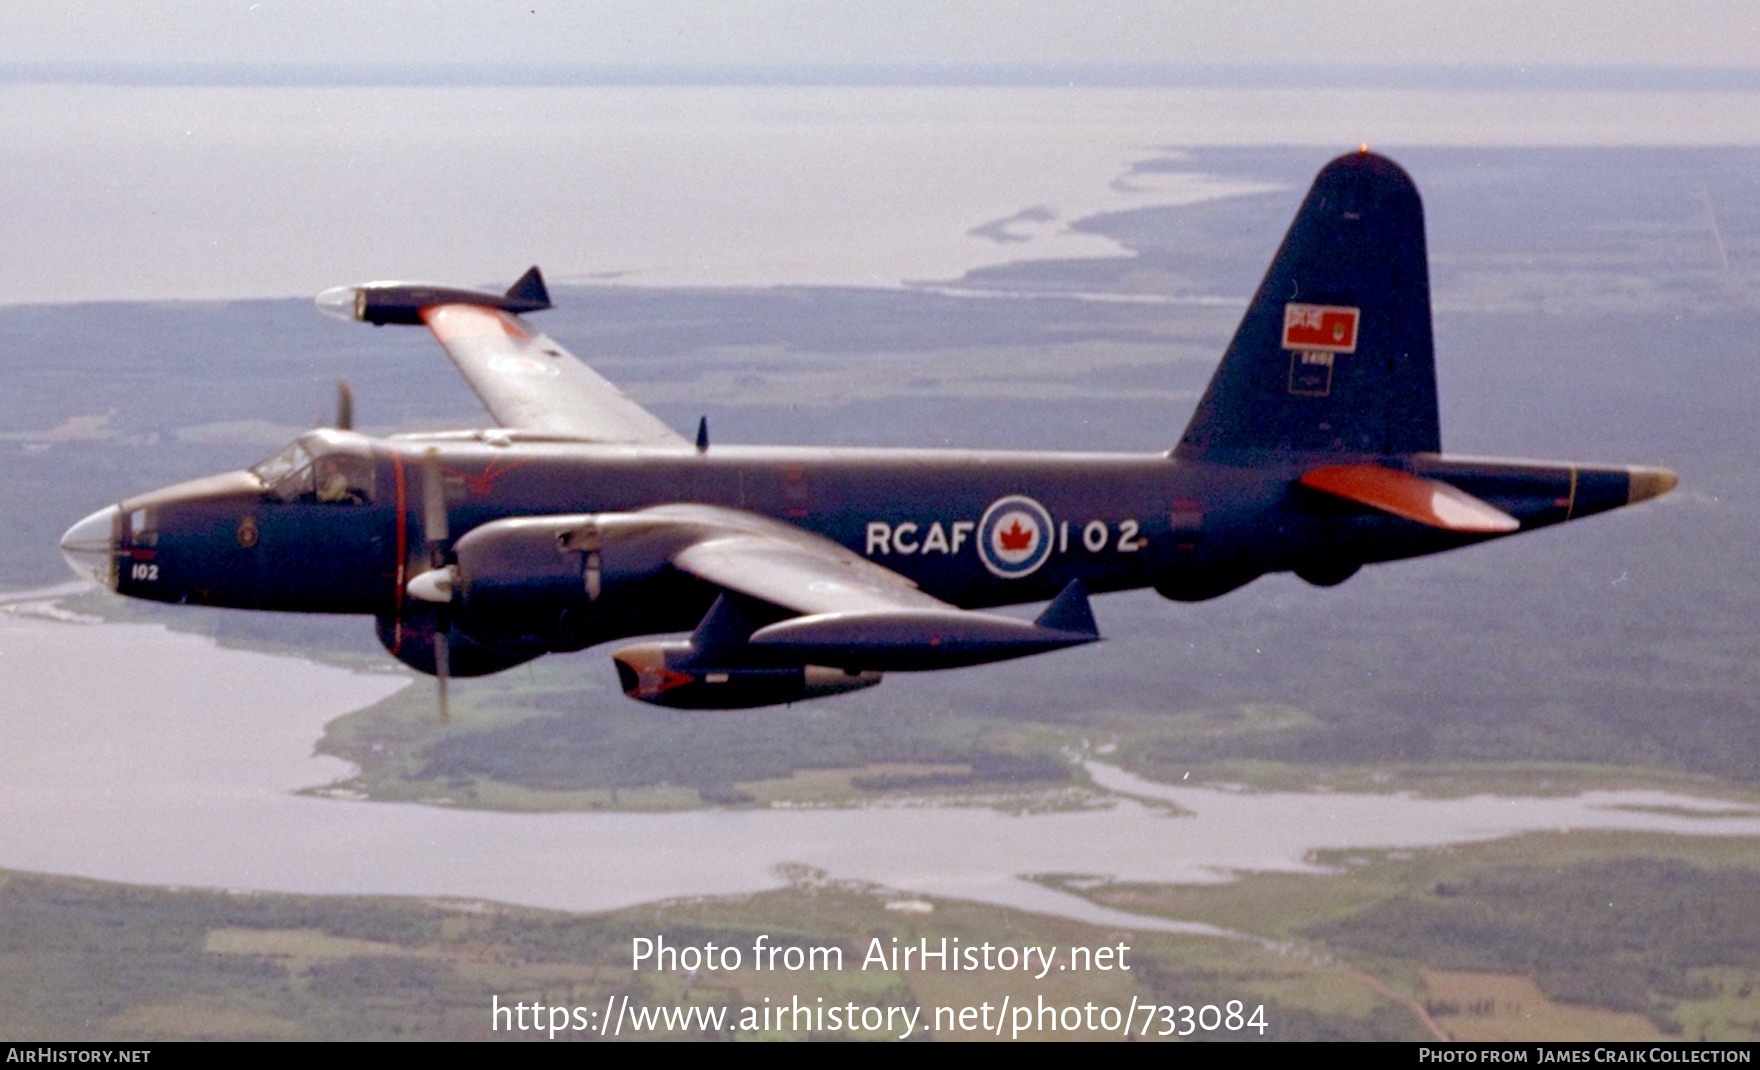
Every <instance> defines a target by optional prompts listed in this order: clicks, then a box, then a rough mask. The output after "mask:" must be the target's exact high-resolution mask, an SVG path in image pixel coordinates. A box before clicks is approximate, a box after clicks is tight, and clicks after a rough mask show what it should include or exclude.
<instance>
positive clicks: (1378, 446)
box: [1176, 150, 1442, 457]
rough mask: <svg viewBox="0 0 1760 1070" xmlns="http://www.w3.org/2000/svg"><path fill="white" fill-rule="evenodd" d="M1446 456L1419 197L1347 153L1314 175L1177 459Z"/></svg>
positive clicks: (1391, 173) (1403, 178)
mask: <svg viewBox="0 0 1760 1070" xmlns="http://www.w3.org/2000/svg"><path fill="white" fill-rule="evenodd" d="M1441 448H1442V444H1441V433H1440V431H1439V429H1438V423H1437V417H1436V362H1435V354H1434V350H1433V347H1432V343H1431V335H1430V275H1429V261H1428V259H1427V256H1426V254H1425V250H1424V208H1423V205H1422V204H1421V203H1420V202H1419V200H1418V190H1417V187H1415V186H1414V185H1412V180H1411V179H1410V178H1409V177H1407V175H1406V173H1405V172H1404V171H1402V170H1400V168H1399V166H1398V165H1397V164H1395V163H1394V162H1393V161H1391V160H1389V159H1387V158H1385V157H1383V156H1377V155H1374V154H1373V153H1370V152H1368V151H1367V150H1364V151H1362V152H1358V153H1352V154H1351V155H1349V156H1341V157H1339V158H1338V159H1336V160H1334V161H1332V162H1331V163H1330V164H1327V165H1326V167H1325V168H1324V169H1323V170H1322V171H1321V172H1320V174H1319V176H1318V177H1317V178H1315V179H1314V186H1313V188H1312V189H1310V190H1309V191H1308V196H1307V199H1306V200H1304V201H1303V202H1302V207H1301V210H1300V211H1299V212H1297V213H1296V219H1295V222H1294V223H1292V224H1290V228H1289V233H1288V234H1287V235H1285V236H1284V239H1283V245H1282V247H1281V248H1279V249H1278V250H1277V256H1276V258H1275V259H1273V260H1272V262H1271V268H1270V270H1269V271H1267V272H1266V273H1265V281H1264V282H1262V283H1260V284H1259V291H1258V292H1257V293H1256V294H1254V295H1253V302H1252V304H1251V305H1249V306H1248V308H1247V314H1246V316H1245V317H1244V318H1243V319H1242V320H1241V325H1240V327H1239V329H1237V330H1236V331H1235V335H1234V340H1233V341H1232V342H1230V343H1229V346H1228V351H1227V352H1226V353H1224V354H1223V357H1222V364H1221V366H1219V367H1218V368H1217V369H1216V375H1215V376H1214V377H1213V378H1212V379H1211V380H1210V388H1209V389H1208V390H1206V391H1205V393H1204V398H1203V400H1202V401H1200V402H1199V403H1198V410H1197V412H1196V413H1195V414H1194V415H1193V416H1192V422H1191V424H1190V425H1188V426H1187V427H1186V431H1185V434H1184V436H1182V438H1181V439H1180V444H1179V448H1178V450H1177V451H1176V453H1177V455H1178V456H1181V457H1216V456H1226V455H1228V454H1242V453H1248V454H1250V453H1258V452H1261V451H1268V450H1271V451H1280V452H1295V453H1321V454H1359V455H1361V454H1369V455H1374V454H1400V453H1424V452H1431V453H1433V452H1437V451H1439V450H1440V449H1441Z"/></svg>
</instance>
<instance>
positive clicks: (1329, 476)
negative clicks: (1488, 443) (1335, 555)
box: [1298, 464, 1522, 535]
mask: <svg viewBox="0 0 1760 1070" xmlns="http://www.w3.org/2000/svg"><path fill="white" fill-rule="evenodd" d="M1298 482H1300V483H1301V485H1302V486H1304V487H1307V488H1308V489H1309V490H1317V491H1319V492H1320V493H1322V494H1330V495H1331V496H1333V497H1334V498H1343V499H1344V500H1345V501H1349V502H1356V503H1357V504H1358V505H1366V506H1368V507H1369V508H1371V509H1379V510H1381V511H1382V512H1384V513H1391V514H1392V515H1394V516H1397V517H1400V518H1402V519H1405V520H1410V521H1412V522H1414V523H1418V524H1424V525H1426V526H1428V527H1433V528H1440V529H1441V530H1443V531H1458V532H1461V533H1463V534H1470V535H1502V534H1506V533H1508V532H1511V531H1515V530H1516V529H1517V528H1519V527H1521V526H1522V525H1521V522H1520V521H1518V520H1517V519H1516V518H1515V517H1513V516H1510V515H1509V514H1508V513H1506V512H1504V511H1503V510H1502V509H1499V508H1497V507H1496V506H1494V505H1491V504H1489V503H1487V502H1483V501H1480V500H1479V499H1478V498H1475V497H1473V496H1472V495H1471V494H1468V493H1467V492H1466V491H1463V490H1461V489H1459V488H1458V487H1453V486H1450V485H1449V484H1447V483H1444V482H1442V481H1441V480H1438V479H1426V478H1424V477H1423V476H1415V475H1412V474H1411V473H1410V472H1402V471H1400V470H1398V469H1397V468H1384V467H1382V466H1381V465H1378V464H1332V465H1327V466H1325V467H1323V468H1316V469H1313V470H1312V471H1310V472H1307V473H1305V474H1304V475H1303V476H1302V478H1301V479H1300V480H1298Z"/></svg>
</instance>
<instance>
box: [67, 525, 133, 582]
mask: <svg viewBox="0 0 1760 1070" xmlns="http://www.w3.org/2000/svg"><path fill="white" fill-rule="evenodd" d="M120 515H121V513H120V511H119V510H118V509H117V508H116V506H114V505H110V506H105V507H104V508H102V509H100V510H98V511H97V512H95V513H93V514H92V515H91V516H88V517H86V518H85V519H84V520H82V521H80V522H79V523H77V524H75V525H74V526H73V527H70V528H68V529H67V534H65V535H63V536H61V556H62V557H64V558H66V559H67V567H68V568H70V569H72V570H73V572H74V575H76V576H82V577H84V578H86V579H89V580H91V581H92V582H93V583H96V584H97V585H98V586H100V587H106V588H109V589H110V590H115V589H116V526H117V525H116V521H117V517H118V516H120Z"/></svg>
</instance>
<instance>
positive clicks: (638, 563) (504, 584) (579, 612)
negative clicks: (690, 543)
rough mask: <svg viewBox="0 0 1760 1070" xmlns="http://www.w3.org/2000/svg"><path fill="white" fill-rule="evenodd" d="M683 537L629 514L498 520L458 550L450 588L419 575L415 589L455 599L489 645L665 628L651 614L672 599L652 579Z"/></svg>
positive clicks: (465, 623)
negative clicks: (655, 624) (653, 624)
mask: <svg viewBox="0 0 1760 1070" xmlns="http://www.w3.org/2000/svg"><path fill="white" fill-rule="evenodd" d="M678 537H679V536H678V533H677V531H676V529H674V528H668V527H665V526H662V525H657V524H653V523H649V522H646V521H644V520H643V518H640V517H634V516H630V515H627V514H617V515H609V516H604V517H600V516H591V515H584V514H580V515H569V516H537V517H514V518H510V519H507V520H497V521H494V522H493V523H489V524H484V525H482V526H481V527H478V528H475V529H473V530H472V531H471V532H470V533H469V534H467V535H465V536H464V537H463V538H461V539H459V540H458V542H457V543H456V544H455V545H454V547H453V553H454V557H455V559H456V560H455V563H454V564H453V565H451V566H450V568H449V570H447V571H446V573H445V580H444V589H440V588H439V585H438V584H436V583H434V582H430V581H427V580H423V579H421V578H418V582H417V583H415V584H412V585H411V591H412V593H414V594H416V595H417V597H419V598H426V599H428V600H433V601H446V602H450V603H451V611H452V615H453V620H454V621H455V622H456V623H457V625H458V626H459V627H460V628H461V629H463V630H464V631H465V632H468V633H469V634H471V635H472V636H475V637H476V638H478V639H479V640H481V641H483V642H485V643H489V644H491V645H494V646H497V647H499V646H502V645H504V644H508V643H513V644H527V643H536V644H549V645H551V646H552V647H553V648H556V649H573V648H578V647H579V646H581V645H582V644H583V643H585V642H592V641H598V639H599V638H601V637H604V636H609V635H613V634H623V635H629V634H639V633H640V632H641V631H660V630H665V628H664V625H661V626H659V627H649V626H647V622H646V620H645V614H648V613H651V612H652V609H653V607H654V606H655V605H656V604H658V605H665V604H666V602H667V598H666V597H665V595H666V592H665V591H664V590H663V587H664V585H663V584H658V583H657V582H656V581H658V580H659V579H660V578H661V576H662V574H663V573H664V572H665V571H666V570H667V569H668V568H669V567H670V564H669V563H670V560H671V554H672V552H673V550H674V549H675V546H674V543H675V542H676V540H677V538H678ZM429 575H430V576H432V575H434V574H429ZM613 621H614V622H615V623H616V625H617V627H616V628H610V627H609V624H610V622H613Z"/></svg>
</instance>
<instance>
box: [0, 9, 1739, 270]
mask: <svg viewBox="0 0 1760 1070" xmlns="http://www.w3.org/2000/svg"><path fill="white" fill-rule="evenodd" d="M338 65H340V66H338ZM1231 65H1232V66H1231ZM1218 67H1222V68H1227V69H1228V72H1227V73H1224V74H1223V75H1221V76H1215V77H1213V76H1212V75H1208V74H1203V73H1200V74H1199V75H1198V76H1197V77H1196V80H1194V81H1186V82H1182V81H1181V78H1183V77H1184V75H1178V74H1176V75H1175V76H1173V77H1172V78H1171V80H1170V81H1167V82H1157V81H1156V78H1157V77H1160V76H1159V75H1155V74H1151V75H1149V76H1148V77H1147V78H1146V79H1145V80H1143V81H1141V82H1133V81H1132V80H1131V78H1133V77H1135V75H1132V76H1130V77H1126V78H1123V79H1120V80H1114V81H1111V82H1109V81H1108V79H1107V76H1106V75H1104V74H1098V75H1097V74H1096V73H1095V72H1096V71H1104V70H1107V69H1139V68H1140V69H1149V70H1151V71H1166V70H1176V71H1187V70H1191V69H1193V68H1197V69H1199V70H1200V72H1201V71H1202V70H1203V69H1205V68H1208V69H1211V70H1214V69H1216V68H1218ZM1439 68H1447V69H1450V70H1453V71H1456V72H1459V71H1466V72H1469V73H1468V74H1466V75H1465V76H1460V77H1454V76H1450V75H1447V74H1443V75H1440V76H1439V75H1437V74H1436V73H1435V72H1436V71H1437V70H1438V69H1439ZM520 69H526V70H540V71H552V72H554V71H561V72H563V73H562V74H561V76H560V77H559V78H557V79H556V80H555V81H547V80H546V79H547V78H550V77H551V76H550V75H540V76H538V77H536V78H531V79H526V78H525V76H523V75H519V74H517V73H515V74H509V73H508V72H510V71H517V70H520ZM1020 69H1026V70H1027V71H1028V73H1027V74H1025V75H1024V76H1021V77H1023V83H1022V84H1020V85H1012V86H1009V87H1008V88H1007V90H1006V91H994V92H993V91H990V90H994V89H996V88H997V83H998V82H999V81H1000V82H1006V81H1008V80H1009V79H1011V78H1015V77H1017V74H1016V73H1011V72H1015V71H1018V70H1020ZM925 70H927V71H929V72H931V73H930V74H929V75H928V76H927V77H924V75H923V72H924V71H925ZM1385 70H1394V71H1396V72H1405V73H1400V74H1396V75H1394V76H1388V77H1383V76H1382V75H1379V74H1375V73H1371V74H1369V75H1368V76H1362V75H1361V74H1360V72H1363V71H1369V72H1377V71H1385ZM1658 70H1660V71H1661V72H1662V73H1660V74H1658V73H1657V71H1658ZM692 71H706V72H710V73H709V74H707V75H705V76H703V78H702V79H701V81H707V82H708V83H710V84H709V85H708V86H705V85H703V84H700V81H697V80H693V78H692V76H691V75H690V73H689V72H692ZM717 71H720V72H724V73H725V72H730V71H731V72H733V73H732V75H731V77H728V78H726V82H727V83H732V84H731V85H728V84H722V83H721V82H718V81H717V79H718V78H719V77H720V75H717V74H715V73H714V72H717ZM825 71H832V72H850V71H854V72H858V73H856V74H854V75H852V76H850V77H848V79H847V83H854V84H853V85H852V84H846V81H844V80H842V79H844V76H843V75H842V74H835V73H834V74H832V75H831V76H830V77H828V78H825V79H824V80H823V81H822V82H816V81H815V78H817V77H819V76H818V75H815V74H814V72H821V73H823V72H825ZM862 71H867V72H869V73H867V74H863V73H860V72H862ZM986 71H988V72H990V73H989V74H988V75H986V73H985V72H986ZM1353 71H1355V72H1359V73H1357V74H1353V73H1351V72H1353ZM1414 71H1416V72H1418V73H1417V74H1415V75H1414V74H1413V73H1412V72H1414ZM1585 71H1588V72H1600V73H1599V74H1595V73H1591V74H1588V75H1584V74H1582V73H1580V72H1585ZM1633 71H1638V72H1639V73H1637V74H1636V75H1634V74H1633V73H1632V72H1633ZM385 72H389V73H385ZM460 72H462V73H460ZM498 72H499V73H498ZM599 72H608V74H607V76H605V77H603V78H601V75H600V74H599ZM617 72H626V74H627V76H628V77H627V78H625V77H624V76H622V75H619V74H617ZM668 72H680V74H681V76H680V77H678V78H676V79H674V78H673V77H672V75H671V74H669V73H668ZM936 72H942V73H936ZM997 72H1002V73H1001V74H998V73H997ZM1340 72H1343V73H1342V74H1341V73H1340ZM1535 72H1539V73H1535ZM1547 72H1550V73H1547ZM1559 72H1565V73H1563V74H1562V75H1561V74H1560V73H1559ZM968 78H969V81H970V82H973V83H978V84H980V85H981V86H982V87H983V88H982V89H974V88H970V87H969V86H968V85H967V84H964V83H965V82H966V80H967V79H968ZM913 79H916V80H915V81H913ZM601 82H603V83H604V84H600V83H601ZM644 82H646V83H656V82H657V83H666V84H660V85H655V84H642V83H644ZM892 82H902V83H905V84H902V85H900V84H889V83H892ZM332 83H334V84H332ZM558 83H560V84H558ZM577 83H581V84H577ZM745 83H750V84H745ZM827 87H830V88H827ZM925 87H927V88H925ZM1362 142H1369V143H1372V144H1374V145H1375V146H1376V147H1377V148H1380V149H1383V150H1387V151H1391V152H1394V153H1395V154H1396V158H1397V152H1398V150H1399V149H1401V148H1403V147H1407V146H1412V145H1420V144H1422V145H1437V144H1442V145H1454V146H1459V145H1503V146H1507V145H1670V146H1687V145H1690V146H1724V145H1754V144H1760V4H1754V3H1752V0H1743V2H1731V0H1685V2H1682V3H1676V4H1671V5H1668V6H1667V7H1666V8H1663V7H1661V6H1659V5H1653V4H1636V3H1630V2H1625V3H1618V2H1585V0H1557V2H1551V3H1540V4H1535V3H1532V0H1519V2H1517V0H1486V2H1479V3H1472V2H1466V0H1451V2H1448V3H1433V2H1428V0H1399V2H1392V0H1338V2H1335V3H1328V4H1320V3H1307V2H1303V3H1296V2H1293V0H1239V2H1235V3H1229V4H1226V5H1225V4H1220V3H1177V2H1169V0H1154V2H1145V0H1084V2H1080V3H1077V2H1071V0H1058V2H1053V0H1012V2H1010V0H996V2H986V3H976V2H949V0H876V2H871V3H860V4H857V3H843V2H837V3H831V2H820V0H745V2H739V3H735V2H729V0H642V2H639V3H635V2H622V0H619V2H600V3H566V4H564V3H557V2H555V0H524V2H521V3H512V2H508V0H447V2H444V3H441V2H434V0H424V2H414V0H375V2H373V3H365V4H362V3H358V2H343V0H298V2H291V0H182V2H179V3H176V4H170V3H164V4H147V3H128V4H116V3H110V2H102V3H100V2H95V0H54V2H48V0H3V2H0V184H3V186H4V188H5V189H6V192H7V211H6V212H4V213H0V246H3V247H5V248H7V249H11V250H15V251H17V253H18V255H14V256H11V257H8V258H5V259H4V260H0V305H5V304H18V303H33V302H40V301H82V300H112V299H121V300H142V299H146V300H156V299H176V298H232V297H258V296H288V295H293V294H302V293H311V292H315V291H317V290H319V289H322V288H324V287H327V286H331V285H334V284H336V283H339V282H345V281H353V280H356V279H359V278H382V277H402V278H412V277H413V278H439V279H444V280H448V281H461V282H485V281H489V280H494V279H502V278H504V277H505V278H511V277H512V276H513V275H517V274H518V272H519V271H521V270H523V269H524V268H525V266H526V265H527V264H530V263H531V262H533V260H539V261H540V262H541V263H542V264H543V266H544V267H545V269H546V271H548V272H550V274H551V276H552V279H553V281H558V282H567V281H577V282H578V281H582V280H589V279H590V280H593V281H616V282H620V283H625V284H652V285H766V284H778V283H818V284H827V285H898V284H901V283H908V282H916V281H922V280H948V279H957V278H959V277H961V276H962V275H963V274H964V273H965V272H966V271H968V270H970V269H971V268H973V267H977V266H982V265H984V264H989V263H996V262H1003V261H1012V260H1023V259H1043V258H1050V257H1068V256H1084V255H1086V256H1099V255H1119V254H1120V253H1121V252H1122V250H1120V249H1118V248H1117V247H1115V246H1113V245H1111V244H1110V243H1107V242H1104V241H1101V240H1100V239H1098V238H1096V237H1095V236H1093V235H1088V234H1084V233H1081V232H1079V231H1077V230H1074V229H1072V228H1071V227H1070V224H1071V223H1073V222H1074V221H1076V220H1079V219H1081V218H1084V217H1086V216H1088V215H1092V214H1095V213H1099V212H1106V211H1119V210H1125V209H1129V208H1133V207H1143V206H1147V205H1151V204H1171V203H1186V202H1188V201H1189V200H1190V199H1192V198H1194V197H1197V198H1202V197H1203V196H1209V195H1216V194H1217V193H1218V190H1217V189H1215V188H1213V187H1214V185H1215V184H1214V183H1212V182H1210V180H1209V179H1206V178H1205V177H1204V176H1187V177H1186V178H1183V179H1179V181H1176V182H1174V183H1173V184H1172V185H1170V186H1168V187H1167V188H1165V189H1156V188H1150V184H1149V183H1147V182H1146V181H1145V180H1144V179H1143V177H1142V176H1141V175H1133V173H1132V169H1133V168H1134V167H1135V166H1136V165H1137V164H1138V163H1139V162H1141V161H1143V160H1145V159H1147V158H1149V157H1152V156H1156V155H1158V154H1162V153H1164V152H1165V151H1167V150H1168V149H1169V147H1174V148H1177V147H1182V146H1202V145H1224V144H1232V145H1241V144H1275V145H1312V146H1314V147H1315V150H1316V151H1315V159H1316V161H1317V162H1318V161H1323V160H1324V159H1326V158H1327V154H1328V153H1333V152H1337V151H1342V150H1344V149H1348V148H1354V147H1355V146H1356V145H1357V144H1359V143H1362ZM1127 176H1130V177H1129V178H1128V181H1121V179H1124V178H1126V177H1127ZM1164 177H1169V176H1164ZM1181 183H1184V184H1183V185H1182V184H1181ZM1194 183H1195V184H1194ZM1207 183H1208V184H1207ZM1022 212H1030V213H1031V214H1032V215H1033V217H1034V218H1037V219H1040V220H1043V221H1044V223H1043V225H1042V226H1039V227H1038V228H1037V229H1036V230H1034V231H1033V232H1032V233H1030V234H1027V233H1023V232H1022V226H1023V224H1022V223H1021V222H1020V217H1019V213H1022ZM1011 219H1012V220H1015V222H1014V223H1013V224H1011V226H1012V227H1013V229H1012V230H1011V231H1010V234H1011V239H1010V240H1009V241H1008V242H1006V243H1000V242H998V241H995V240H992V239H990V238H987V237H985V235H986V234H989V233H992V232H993V229H994V226H995V225H996V224H997V223H998V221H1000V220H1011ZM987 228H989V229H987Z"/></svg>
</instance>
